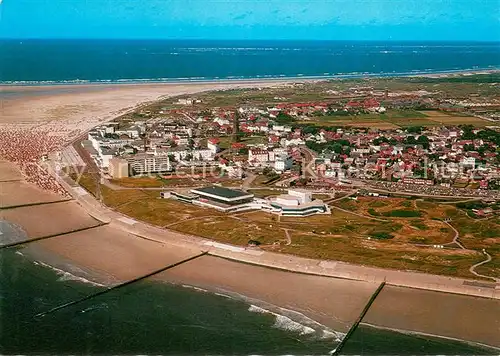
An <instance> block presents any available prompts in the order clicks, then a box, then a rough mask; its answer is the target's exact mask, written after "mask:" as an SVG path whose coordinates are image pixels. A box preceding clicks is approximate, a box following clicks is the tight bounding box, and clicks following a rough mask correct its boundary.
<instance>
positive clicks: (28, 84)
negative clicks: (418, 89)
mask: <svg viewBox="0 0 500 356" xmlns="http://www.w3.org/2000/svg"><path fill="white" fill-rule="evenodd" d="M498 72H500V64H496V65H491V66H488V67H485V68H464V69H444V70H413V71H410V72H396V73H373V72H363V73H359V72H351V73H337V74H328V75H320V74H318V75H290V76H288V75H262V76H248V77H245V76H229V77H223V78H220V77H187V78H127V79H100V80H97V79H96V80H93V79H73V80H42V81H31V80H20V81H0V90H1V89H3V88H4V87H5V88H13V87H14V88H15V87H20V88H47V87H51V86H53V87H58V88H61V87H65V86H67V87H74V86H80V87H84V86H96V87H99V86H107V85H113V86H114V85H121V86H122V85H134V86H136V85H158V84H171V85H183V84H250V83H251V84H253V83H256V82H275V83H280V82H290V81H292V82H300V81H309V82H314V81H328V80H344V79H359V78H371V79H377V78H399V77H407V78H411V77H424V78H425V77H431V78H432V77H440V78H444V77H450V76H455V75H475V74H492V73H498Z"/></svg>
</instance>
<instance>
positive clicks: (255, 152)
mask: <svg viewBox="0 0 500 356" xmlns="http://www.w3.org/2000/svg"><path fill="white" fill-rule="evenodd" d="M268 161H269V152H268V151H267V150H263V149H259V148H255V149H250V150H248V163H249V164H251V165H255V166H258V165H262V164H265V163H266V162H268Z"/></svg>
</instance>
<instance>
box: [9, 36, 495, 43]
mask: <svg viewBox="0 0 500 356" xmlns="http://www.w3.org/2000/svg"><path fill="white" fill-rule="evenodd" d="M0 40H15V41H17V40H20V41H30V40H31V41H32V40H103V41H110V40H122V41H123V40H127V41H241V42H250V41H261V42H277V41H281V42H483V43H487V42H492V43H498V42H500V39H496V40H494V39H490V40H481V39H390V38H389V39H315V38H308V39H305V38H297V39H292V38H284V39H283V38H281V39H272V38H167V37H165V38H157V37H143V38H142V37H133V38H127V37H2V36H0Z"/></svg>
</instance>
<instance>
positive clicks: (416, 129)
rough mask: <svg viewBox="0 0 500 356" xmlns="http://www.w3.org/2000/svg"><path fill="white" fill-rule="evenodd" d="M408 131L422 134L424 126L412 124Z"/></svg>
mask: <svg viewBox="0 0 500 356" xmlns="http://www.w3.org/2000/svg"><path fill="white" fill-rule="evenodd" d="M406 131H407V132H408V133H416V134H420V133H422V126H410V127H408V128H407V129H406Z"/></svg>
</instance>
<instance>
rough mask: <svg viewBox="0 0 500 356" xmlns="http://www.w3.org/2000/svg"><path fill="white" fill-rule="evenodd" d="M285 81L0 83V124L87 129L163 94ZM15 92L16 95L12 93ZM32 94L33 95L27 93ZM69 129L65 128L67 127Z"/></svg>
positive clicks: (247, 86)
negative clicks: (0, 93) (2, 94)
mask: <svg viewBox="0 0 500 356" xmlns="http://www.w3.org/2000/svg"><path fill="white" fill-rule="evenodd" d="M286 82H287V81H242V82H213V83H191V84H189V83H184V84H179V83H162V84H158V83H156V84H114V85H102V84H95V85H67V86H61V85H54V86H42V87H24V86H0V90H2V89H3V90H8V91H9V96H6V97H5V98H3V100H2V102H3V103H2V104H3V108H2V117H1V119H0V123H9V124H16V125H20V126H22V125H27V124H28V125H29V124H33V123H37V124H44V125H46V124H47V123H48V122H51V125H52V126H54V127H60V128H62V127H63V126H66V125H69V126H71V128H73V129H82V130H87V129H90V128H91V127H93V126H95V125H97V124H98V123H99V122H100V121H103V120H109V119H111V118H113V117H114V116H117V115H119V114H120V113H123V112H125V111H126V110H129V109H132V108H134V107H135V106H137V105H139V104H141V103H145V102H151V101H154V100H158V99H160V98H163V97H169V96H175V95H182V94H194V93H197V92H201V91H207V90H223V89H234V88H242V87H245V88H250V87H266V86H274V85H280V84H283V83H286ZM17 93H18V94H19V95H16V94H17ZM30 93H36V95H30ZM68 128H69V127H68Z"/></svg>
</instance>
